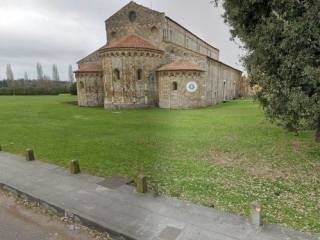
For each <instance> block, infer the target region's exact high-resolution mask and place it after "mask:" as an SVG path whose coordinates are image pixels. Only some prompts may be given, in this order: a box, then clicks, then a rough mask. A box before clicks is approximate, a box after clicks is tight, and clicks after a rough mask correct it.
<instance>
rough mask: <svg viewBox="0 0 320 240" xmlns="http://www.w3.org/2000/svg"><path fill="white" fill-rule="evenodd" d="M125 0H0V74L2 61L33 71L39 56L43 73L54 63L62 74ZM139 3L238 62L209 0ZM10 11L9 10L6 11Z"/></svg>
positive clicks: (96, 40) (101, 35)
mask: <svg viewBox="0 0 320 240" xmlns="http://www.w3.org/2000/svg"><path fill="white" fill-rule="evenodd" d="M128 2H129V0H67V1H66V0H54V1H53V0H24V1H21V0H1V1H0V12H1V9H5V11H6V13H7V14H9V19H8V20H7V21H6V22H3V21H2V22H0V34H1V37H0V79H1V78H4V77H5V65H6V64H7V63H11V64H12V66H13V68H14V71H15V75H16V76H17V77H22V76H23V73H24V72H25V71H28V72H29V75H30V76H31V77H34V76H35V71H34V68H35V67H34V66H35V63H36V62H38V61H40V62H42V63H43V64H44V65H45V69H46V70H47V72H48V73H49V71H50V69H51V65H52V64H53V63H56V64H58V67H59V68H60V69H61V70H60V71H61V75H62V77H66V76H67V66H68V64H75V63H76V61H77V60H79V59H80V58H82V57H84V56H85V55H87V54H88V53H90V52H91V51H93V50H95V49H97V48H99V47H100V46H102V45H103V44H104V43H105V42H106V36H105V30H104V20H106V19H107V18H108V17H110V16H111V15H112V14H113V13H115V12H116V11H117V10H119V9H120V8H121V7H122V6H124V5H125V4H126V3H128ZM137 2H138V3H140V4H143V5H144V6H147V7H150V6H151V2H152V5H153V8H154V9H155V10H158V11H161V12H165V13H166V14H167V15H168V16H169V17H171V18H173V19H175V20H176V21H177V22H179V23H180V24H182V25H183V26H185V27H187V28H188V29H189V30H191V31H192V32H194V33H195V34H197V35H199V37H202V38H203V39H204V40H206V41H208V42H209V43H211V44H213V45H214V46H216V47H217V48H219V49H220V59H221V60H222V61H224V62H226V63H227V64H230V65H232V66H235V67H237V68H240V67H241V66H240V64H239V55H240V54H242V53H243V52H242V51H241V50H239V48H238V46H236V44H235V43H233V42H231V41H230V40H229V38H230V34H229V29H228V26H226V25H225V24H224V22H223V19H222V17H221V14H222V13H223V10H222V9H221V8H218V9H217V8H214V7H213V6H212V5H210V4H209V2H210V1H209V0H204V1H203V0H202V1H199V0H188V1H185V0H152V1H151V0H138V1H137ZM10 14H11V15H10ZM0 20H1V15H0ZM2 20H3V19H2Z"/></svg>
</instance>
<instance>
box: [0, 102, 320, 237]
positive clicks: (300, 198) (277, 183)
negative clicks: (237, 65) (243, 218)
mask: <svg viewBox="0 0 320 240" xmlns="http://www.w3.org/2000/svg"><path fill="white" fill-rule="evenodd" d="M75 100H76V99H75V98H74V97H71V96H54V97H52V96H50V97H49V96H48V97H46V96H45V97H44V96H41V97H40V96H39V97H0V144H2V146H3V148H4V150H5V151H8V152H13V153H18V154H23V152H24V150H25V149H26V148H28V147H31V148H33V149H34V150H35V152H36V155H37V158H39V159H41V160H43V161H47V162H50V163H55V164H58V165H61V166H65V167H67V166H68V162H69V161H70V160H72V159H79V160H80V163H81V167H82V170H84V171H85V172H88V173H91V174H95V175H100V176H111V175H125V176H136V175H137V174H138V173H144V174H146V175H147V176H148V177H149V178H150V179H149V180H150V182H151V185H152V186H153V187H154V186H158V187H157V188H158V189H159V191H160V193H161V194H163V195H167V196H173V197H176V198H179V199H182V200H186V201H190V202H193V203H198V204H202V205H205V206H210V207H215V208H218V209H223V210H227V211H229V212H234V213H238V214H241V215H247V214H248V210H249V208H248V204H249V203H250V202H251V201H253V200H259V201H261V202H262V203H263V205H264V213H265V215H266V220H267V221H268V222H270V223H281V224H284V225H287V226H290V227H292V228H295V229H299V230H303V231H309V232H317V233H319V232H320V220H319V219H320V187H319V186H320V145H317V144H316V143H314V140H313V133H312V132H302V133H301V134H300V135H299V136H295V135H293V134H291V133H288V132H286V131H285V130H283V129H281V128H279V127H277V126H275V125H272V124H271V123H269V122H268V121H267V120H266V119H265V117H264V115H263V112H262V110H261V109H260V107H259V105H258V104H257V103H254V102H253V101H252V100H237V101H232V102H228V103H225V104H220V105H217V106H213V107H209V108H205V109H197V110H172V111H169V110H163V109H157V108H151V109H144V110H127V111H106V110H104V109H102V108H80V107H78V106H76V105H75V104H73V103H74V101H75Z"/></svg>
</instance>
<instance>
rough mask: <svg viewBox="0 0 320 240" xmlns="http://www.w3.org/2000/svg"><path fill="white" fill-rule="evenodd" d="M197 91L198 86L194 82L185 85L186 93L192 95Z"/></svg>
mask: <svg viewBox="0 0 320 240" xmlns="http://www.w3.org/2000/svg"><path fill="white" fill-rule="evenodd" d="M197 90H198V84H197V83H196V82H194V81H191V82H188V83H187V91H188V92H190V93H193V92H195V91H197Z"/></svg>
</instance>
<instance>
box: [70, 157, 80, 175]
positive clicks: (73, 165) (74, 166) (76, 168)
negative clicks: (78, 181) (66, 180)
mask: <svg viewBox="0 0 320 240" xmlns="http://www.w3.org/2000/svg"><path fill="white" fill-rule="evenodd" d="M70 173H71V174H78V173H80V164H79V161H78V160H72V161H71V162H70Z"/></svg>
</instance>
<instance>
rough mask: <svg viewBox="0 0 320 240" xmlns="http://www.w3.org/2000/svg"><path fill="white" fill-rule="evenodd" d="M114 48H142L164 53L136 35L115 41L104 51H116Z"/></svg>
mask: <svg viewBox="0 0 320 240" xmlns="http://www.w3.org/2000/svg"><path fill="white" fill-rule="evenodd" d="M114 48H141V49H149V50H156V51H162V50H160V49H159V48H157V47H155V46H154V45H153V44H151V43H150V42H148V41H147V40H144V39H143V38H141V37H138V36H136V35H130V36H128V37H125V38H122V39H120V40H115V41H112V42H110V43H108V45H106V46H105V47H104V48H102V50H103V49H114Z"/></svg>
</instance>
